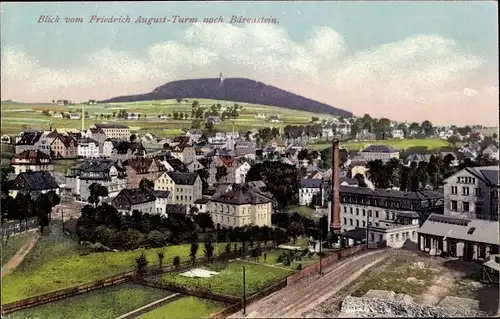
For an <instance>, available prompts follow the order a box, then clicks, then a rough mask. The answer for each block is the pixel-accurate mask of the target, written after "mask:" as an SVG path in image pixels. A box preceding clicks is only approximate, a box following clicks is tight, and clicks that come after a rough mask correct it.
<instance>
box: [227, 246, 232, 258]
mask: <svg viewBox="0 0 500 319" xmlns="http://www.w3.org/2000/svg"><path fill="white" fill-rule="evenodd" d="M229 255H231V244H230V243H227V244H226V258H228V259H229Z"/></svg>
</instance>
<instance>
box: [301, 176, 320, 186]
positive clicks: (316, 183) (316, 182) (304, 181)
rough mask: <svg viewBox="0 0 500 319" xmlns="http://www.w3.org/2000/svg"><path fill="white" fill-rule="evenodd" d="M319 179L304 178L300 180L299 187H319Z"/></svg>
mask: <svg viewBox="0 0 500 319" xmlns="http://www.w3.org/2000/svg"><path fill="white" fill-rule="evenodd" d="M321 182H322V180H321V179H317V178H304V179H302V180H301V181H300V188H321Z"/></svg>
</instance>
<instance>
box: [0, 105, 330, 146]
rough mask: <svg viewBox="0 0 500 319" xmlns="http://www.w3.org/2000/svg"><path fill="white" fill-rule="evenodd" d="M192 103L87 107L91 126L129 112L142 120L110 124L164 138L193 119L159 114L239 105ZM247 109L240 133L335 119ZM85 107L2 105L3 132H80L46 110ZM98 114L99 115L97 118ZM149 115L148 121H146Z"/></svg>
mask: <svg viewBox="0 0 500 319" xmlns="http://www.w3.org/2000/svg"><path fill="white" fill-rule="evenodd" d="M187 100H188V101H189V102H188V103H178V102H177V101H176V100H162V101H145V102H132V103H109V104H97V105H85V111H86V112H88V113H89V116H90V118H89V119H86V120H85V121H86V123H87V125H90V124H91V123H102V122H106V121H108V120H106V119H102V118H100V114H104V115H112V114H113V112H116V113H118V111H119V110H121V109H124V110H126V111H127V112H137V113H140V114H141V118H140V119H139V120H118V119H116V118H114V119H113V118H111V119H110V120H109V122H114V121H119V122H122V123H126V124H127V125H129V126H131V127H134V129H135V130H148V131H149V132H151V133H155V134H158V135H160V136H162V137H172V136H175V135H178V134H179V133H178V132H179V131H180V130H181V129H183V128H189V127H190V126H191V120H167V121H165V120H159V119H158V118H157V115H158V114H173V113H174V112H182V113H188V114H191V103H192V101H194V100H197V101H198V102H199V103H200V104H201V105H208V106H211V105H212V104H217V103H219V104H221V105H222V106H232V105H234V104H235V103H237V102H232V101H218V100H206V99H195V98H187ZM238 104H239V105H240V106H242V107H243V109H242V110H240V112H239V113H240V116H239V117H238V118H237V119H236V120H235V129H237V130H238V131H244V130H249V129H252V128H262V127H269V126H271V125H270V124H269V123H268V122H266V121H265V120H264V119H257V118H255V115H257V114H258V113H265V114H267V115H278V116H280V117H281V119H282V122H281V123H275V124H272V126H275V127H279V128H281V127H284V126H285V125H299V124H307V123H308V122H309V121H310V119H311V117H313V116H316V117H319V118H332V116H330V115H325V114H316V113H310V112H305V111H296V110H290V109H286V108H279V107H273V106H267V105H258V104H247V103H238ZM82 106H83V105H81V104H76V105H69V106H66V107H65V106H60V105H53V104H50V103H35V104H27V103H15V102H2V112H1V115H2V133H3V134H17V133H19V132H20V131H21V130H23V129H26V128H31V129H44V130H48V129H49V127H50V126H52V127H53V128H54V127H55V128H58V129H73V128H74V129H80V127H81V121H80V120H69V119H56V118H53V117H50V116H46V115H43V114H42V110H47V111H57V112H60V111H69V112H81V109H82ZM95 115H99V117H98V118H95ZM143 116H147V118H143ZM215 129H216V130H231V129H232V123H231V122H229V121H226V122H223V123H220V124H216V125H215Z"/></svg>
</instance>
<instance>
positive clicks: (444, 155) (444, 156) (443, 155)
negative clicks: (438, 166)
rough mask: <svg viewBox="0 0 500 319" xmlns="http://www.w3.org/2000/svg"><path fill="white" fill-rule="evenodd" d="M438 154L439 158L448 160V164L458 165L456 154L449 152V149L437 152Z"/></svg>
mask: <svg viewBox="0 0 500 319" xmlns="http://www.w3.org/2000/svg"><path fill="white" fill-rule="evenodd" d="M439 156H440V157H441V159H442V160H443V161H444V160H449V161H450V166H458V165H459V159H458V154H457V153H455V152H449V151H444V152H439Z"/></svg>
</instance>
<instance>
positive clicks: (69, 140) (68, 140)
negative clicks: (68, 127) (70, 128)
mask: <svg viewBox="0 0 500 319" xmlns="http://www.w3.org/2000/svg"><path fill="white" fill-rule="evenodd" d="M57 140H60V141H61V143H63V145H64V146H65V147H71V146H76V145H77V143H76V140H75V139H74V138H73V137H72V136H70V135H59V136H57V137H56V138H55V139H54V141H53V142H52V144H54V143H55V142H56V141H57Z"/></svg>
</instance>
